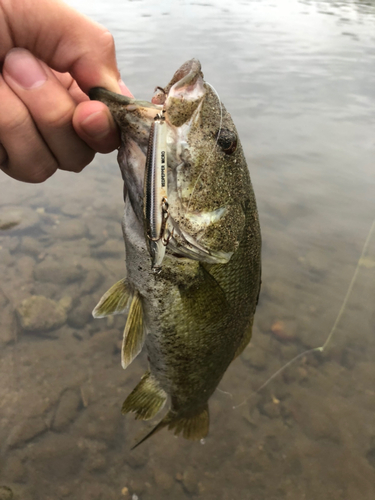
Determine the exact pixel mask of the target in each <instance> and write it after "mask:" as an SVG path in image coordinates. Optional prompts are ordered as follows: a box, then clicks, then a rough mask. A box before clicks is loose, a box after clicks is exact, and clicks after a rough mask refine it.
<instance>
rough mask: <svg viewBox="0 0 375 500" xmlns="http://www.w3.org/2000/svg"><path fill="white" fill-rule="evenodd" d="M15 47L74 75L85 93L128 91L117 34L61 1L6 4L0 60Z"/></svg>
mask: <svg viewBox="0 0 375 500" xmlns="http://www.w3.org/2000/svg"><path fill="white" fill-rule="evenodd" d="M13 47H23V48H26V49H28V50H30V52H32V53H33V54H34V55H35V56H37V57H38V58H40V59H42V60H43V61H44V62H45V63H46V64H48V65H49V66H50V67H51V68H53V69H55V70H57V71H60V72H62V73H64V72H69V73H70V74H71V75H72V76H73V78H74V79H75V80H76V81H77V82H78V84H79V86H80V87H81V89H82V90H83V91H84V92H88V90H89V89H90V88H92V87H96V86H99V87H104V88H107V89H110V90H112V91H113V92H119V93H122V92H121V90H122V89H121V88H120V86H119V80H120V73H119V71H118V69H117V64H116V57H115V46H114V40H113V37H112V35H111V33H110V32H109V31H108V30H106V29H105V28H104V27H102V26H100V25H99V24H97V23H95V22H94V21H92V20H90V19H88V18H87V17H86V16H84V15H82V14H80V13H78V12H77V11H75V10H74V9H73V8H71V7H69V6H68V5H66V4H65V3H63V2H62V1H60V0H38V2H35V0H17V2H15V1H14V0H0V62H1V61H3V60H4V57H5V55H6V53H7V52H8V51H9V50H10V49H11V48H13Z"/></svg>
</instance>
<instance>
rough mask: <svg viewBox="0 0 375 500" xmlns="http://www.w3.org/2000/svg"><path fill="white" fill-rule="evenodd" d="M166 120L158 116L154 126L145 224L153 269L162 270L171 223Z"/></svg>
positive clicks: (147, 162) (145, 201)
mask: <svg viewBox="0 0 375 500" xmlns="http://www.w3.org/2000/svg"><path fill="white" fill-rule="evenodd" d="M166 128H167V126H166V124H165V118H164V116H163V115H162V114H157V115H156V117H155V120H154V122H153V123H152V124H151V129H150V136H149V142H148V148H147V156H146V167H145V178H144V200H143V210H144V213H143V215H144V225H145V232H146V239H147V245H148V249H149V252H150V255H151V266H152V269H153V270H154V271H159V270H160V268H161V264H162V262H163V259H164V256H165V248H166V244H167V240H166V238H165V234H166V230H167V227H166V226H167V220H168V215H169V212H168V200H167V194H168V186H167V183H168V178H167V131H166Z"/></svg>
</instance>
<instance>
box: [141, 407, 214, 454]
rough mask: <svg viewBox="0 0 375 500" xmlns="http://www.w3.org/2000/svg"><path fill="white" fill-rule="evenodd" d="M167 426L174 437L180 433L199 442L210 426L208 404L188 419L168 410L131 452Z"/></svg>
mask: <svg viewBox="0 0 375 500" xmlns="http://www.w3.org/2000/svg"><path fill="white" fill-rule="evenodd" d="M167 426H168V429H170V430H171V429H174V434H175V436H177V435H178V434H180V433H181V432H182V435H183V436H184V438H185V439H191V440H199V439H203V438H205V437H206V436H207V434H208V429H209V426H210V416H209V412H208V404H206V405H205V406H204V407H203V408H201V409H200V410H199V411H198V412H197V413H195V414H194V415H191V416H189V417H179V416H178V415H176V413H175V412H173V411H172V410H169V412H168V413H167V414H166V415H165V417H164V418H163V419H162V420H161V421H160V422H159V423H158V424H157V425H156V426H155V427H154V428H153V429H152V430H151V431H150V432H149V433H148V434H147V435H146V436H145V437H144V438H143V439H141V440H140V441H139V442H138V443H137V444H136V445H135V446H133V448H132V450H134V448H136V447H137V446H139V445H140V444H141V443H143V442H144V441H146V439H148V438H149V437H151V436H152V435H153V434H156V432H158V431H160V430H161V429H164V427H167Z"/></svg>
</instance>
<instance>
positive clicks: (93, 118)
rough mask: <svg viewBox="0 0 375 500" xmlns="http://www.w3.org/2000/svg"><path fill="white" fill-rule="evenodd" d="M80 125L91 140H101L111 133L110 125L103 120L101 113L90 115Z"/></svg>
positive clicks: (106, 120)
mask: <svg viewBox="0 0 375 500" xmlns="http://www.w3.org/2000/svg"><path fill="white" fill-rule="evenodd" d="M81 125H82V126H83V127H84V130H85V133H86V134H87V135H89V136H90V137H92V138H93V139H103V138H104V137H107V136H108V135H109V133H110V131H111V125H110V123H109V121H108V119H104V120H103V112H102V111H97V112H96V113H92V114H91V115H89V116H88V117H87V118H85V120H83V122H82V124H81Z"/></svg>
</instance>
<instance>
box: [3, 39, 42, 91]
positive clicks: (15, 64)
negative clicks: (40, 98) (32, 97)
mask: <svg viewBox="0 0 375 500" xmlns="http://www.w3.org/2000/svg"><path fill="white" fill-rule="evenodd" d="M4 69H5V71H6V72H7V73H8V74H9V76H10V77H11V78H12V79H13V80H14V81H15V82H16V83H18V85H20V86H21V87H23V88H24V89H26V90H30V89H35V88H37V87H40V86H41V85H43V83H44V82H45V81H46V80H47V75H46V72H45V71H44V69H43V67H42V65H41V64H40V62H39V61H38V60H37V59H36V58H35V57H34V56H33V55H32V54H31V53H30V52H29V51H28V50H25V49H12V50H11V51H9V52H8V54H7V56H6V58H5V61H4Z"/></svg>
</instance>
